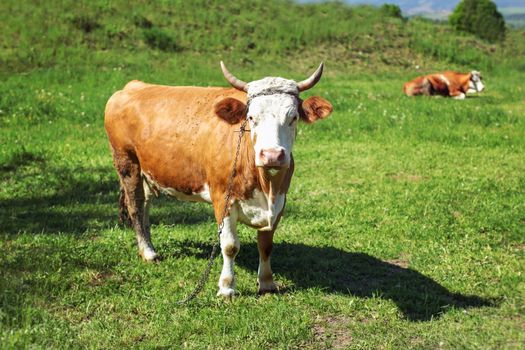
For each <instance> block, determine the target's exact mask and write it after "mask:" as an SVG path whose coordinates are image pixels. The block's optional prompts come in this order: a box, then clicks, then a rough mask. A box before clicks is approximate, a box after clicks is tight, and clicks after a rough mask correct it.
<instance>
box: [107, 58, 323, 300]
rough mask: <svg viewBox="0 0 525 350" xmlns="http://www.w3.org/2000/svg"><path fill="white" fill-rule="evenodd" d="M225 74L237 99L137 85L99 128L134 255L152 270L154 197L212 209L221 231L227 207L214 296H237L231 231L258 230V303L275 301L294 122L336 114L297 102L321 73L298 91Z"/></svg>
mask: <svg viewBox="0 0 525 350" xmlns="http://www.w3.org/2000/svg"><path fill="white" fill-rule="evenodd" d="M221 68H222V71H223V74H224V76H225V77H226V79H227V80H228V81H229V82H230V84H231V85H232V86H233V87H234V88H233V89H232V88H222V87H194V86H191V87H188V86H184V87H182V86H181V87H175V86H162V85H152V84H146V83H143V82H140V81H136V80H135V81H131V82H129V83H128V84H127V85H126V86H125V87H124V89H123V90H121V91H118V92H116V93H115V94H114V95H113V96H112V97H111V98H110V99H109V101H108V103H107V105H106V111H105V128H106V132H107V135H108V138H109V141H110V144H111V150H112V152H113V159H114V164H115V167H116V170H117V173H118V176H119V179H120V186H121V198H120V205H121V220H124V221H125V220H126V215H129V219H130V222H131V225H132V227H133V229H134V231H135V233H136V236H137V241H138V249H139V254H140V255H141V256H142V258H143V259H144V260H146V261H153V260H156V259H157V258H158V256H157V253H156V252H155V249H154V247H153V245H152V243H151V239H150V227H149V220H148V207H149V204H150V201H151V199H152V194H153V193H155V192H157V191H160V192H163V193H165V194H168V195H170V196H173V197H176V198H178V199H182V200H190V201H204V202H209V203H212V204H213V208H214V212H215V218H216V220H217V222H218V223H219V221H220V219H221V214H222V212H223V209H224V206H225V205H227V206H228V207H229V213H228V215H227V217H226V218H225V220H224V228H223V230H222V234H221V237H220V243H221V250H222V256H223V260H224V262H223V268H222V273H221V276H220V278H219V292H218V295H222V296H226V297H231V296H232V295H233V294H234V292H235V291H234V289H235V279H234V273H233V263H234V259H235V256H236V255H237V253H238V252H239V248H240V244H239V238H238V237H237V229H236V224H237V222H242V223H244V224H246V225H248V226H250V227H253V228H255V229H257V243H258V249H259V255H260V257H259V270H258V279H257V280H258V283H259V293H265V292H271V291H275V289H276V286H275V284H274V281H273V276H272V270H271V267H270V254H271V251H272V241H273V235H274V232H275V229H276V228H277V225H278V223H279V220H280V218H281V215H282V214H283V210H284V205H285V201H286V193H287V191H288V188H289V186H290V180H291V177H292V174H293V171H294V160H293V157H292V146H293V143H294V140H295V137H296V133H297V122H298V120H299V119H300V120H302V121H304V122H307V123H313V122H315V121H317V120H319V119H324V118H326V117H328V116H329V115H330V114H331V112H332V105H331V104H330V103H329V102H328V101H326V100H325V99H323V98H321V97H315V96H314V97H310V98H308V99H306V100H304V101H303V100H302V99H301V98H300V97H299V93H300V92H301V91H305V90H307V89H310V88H311V87H313V86H314V85H315V84H316V83H317V82H318V81H319V79H320V78H321V75H322V72H323V64H322V63H321V65H320V66H319V68H318V69H317V70H316V71H315V73H314V74H313V75H312V76H310V77H309V78H308V79H306V80H304V81H301V82H299V83H297V82H295V81H293V80H289V79H284V78H278V77H267V78H264V79H261V80H257V81H253V82H250V83H245V82H243V81H241V80H239V79H237V78H235V77H234V76H233V75H232V74H231V73H230V72H229V71H228V70H227V69H226V67H225V66H224V64H223V63H222V62H221ZM246 118H247V119H248V128H249V130H250V137H248V136H247V135H246V136H245V137H244V138H243V139H242V143H241V149H240V155H239V159H238V163H237V167H236V173H235V176H234V178H233V188H232V197H231V200H230V202H229V203H225V195H226V191H227V186H228V178H229V176H230V173H231V171H232V166H233V160H234V156H235V153H236V147H237V140H238V131H239V127H240V123H241V122H243V121H244V120H245V119H246Z"/></svg>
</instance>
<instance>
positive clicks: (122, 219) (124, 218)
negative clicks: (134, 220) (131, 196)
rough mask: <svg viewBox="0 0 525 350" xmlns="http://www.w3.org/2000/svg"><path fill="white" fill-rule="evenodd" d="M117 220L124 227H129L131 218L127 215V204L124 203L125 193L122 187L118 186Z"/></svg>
mask: <svg viewBox="0 0 525 350" xmlns="http://www.w3.org/2000/svg"><path fill="white" fill-rule="evenodd" d="M118 222H119V224H121V225H123V226H125V227H131V218H130V217H129V212H128V205H127V204H126V193H125V192H124V187H120V195H119V199H118Z"/></svg>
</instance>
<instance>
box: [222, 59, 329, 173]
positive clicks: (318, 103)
mask: <svg viewBox="0 0 525 350" xmlns="http://www.w3.org/2000/svg"><path fill="white" fill-rule="evenodd" d="M221 68H222V72H223V73H224V76H225V78H226V79H227V80H228V82H229V83H230V84H231V85H232V86H233V87H235V88H236V89H238V90H242V91H245V92H246V93H247V105H244V104H243V103H242V102H240V101H239V100H236V99H233V98H226V99H224V100H222V101H220V102H219V103H217V105H216V106H215V112H216V114H217V115H218V116H219V117H221V118H222V119H225V120H226V121H228V122H229V123H230V124H236V123H239V122H241V121H243V120H244V118H248V125H249V129H250V134H251V139H252V142H253V145H254V149H255V165H256V166H258V167H264V168H271V169H276V170H278V169H284V168H287V167H288V166H289V165H290V161H291V153H292V147H293V143H294V140H295V135H296V131H297V122H298V120H299V119H301V120H302V121H304V122H306V123H313V122H315V121H317V120H319V119H324V118H326V117H328V116H329V115H330V113H332V105H331V104H330V102H328V101H327V100H325V99H323V98H321V97H317V96H313V97H309V98H307V99H306V100H304V101H303V100H301V98H300V97H299V93H300V92H301V91H305V90H308V89H310V88H312V87H313V86H314V85H315V84H316V83H317V82H318V81H319V79H321V75H322V73H323V63H321V65H320V66H319V68H317V70H316V71H315V72H314V74H312V76H310V77H309V78H308V79H306V80H303V81H301V82H299V83H297V82H295V81H293V80H289V79H284V78H277V77H268V78H264V79H261V80H256V81H252V82H250V83H246V82H244V81H242V80H239V79H237V78H236V77H235V76H233V74H231V73H230V72H229V71H228V69H227V68H226V66H225V65H224V63H223V62H222V61H221Z"/></svg>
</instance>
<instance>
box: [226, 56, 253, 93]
mask: <svg viewBox="0 0 525 350" xmlns="http://www.w3.org/2000/svg"><path fill="white" fill-rule="evenodd" d="M221 69H222V74H224V77H225V78H226V80H228V82H229V83H230V84H231V85H232V86H233V87H234V88H236V89H237V90H241V91H248V84H246V82H244V81H242V80H240V79H237V78H236V77H235V76H234V75H233V74H231V73H230V71H229V70H228V68H226V66H225V65H224V62H222V61H221Z"/></svg>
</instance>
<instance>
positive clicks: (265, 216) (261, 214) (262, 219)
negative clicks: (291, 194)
mask: <svg viewBox="0 0 525 350" xmlns="http://www.w3.org/2000/svg"><path fill="white" fill-rule="evenodd" d="M284 200H285V195H284V194H278V195H276V196H275V200H274V201H273V202H272V201H271V200H270V199H269V198H268V196H267V195H266V194H265V193H264V192H262V191H259V190H255V191H254V193H253V198H250V199H248V200H244V201H238V202H237V203H238V206H239V221H241V222H243V223H245V224H246V225H250V226H253V227H256V228H257V229H258V230H260V231H270V230H271V229H272V228H273V226H274V224H275V221H276V220H277V217H278V215H279V213H281V211H282V210H283V208H284Z"/></svg>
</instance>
